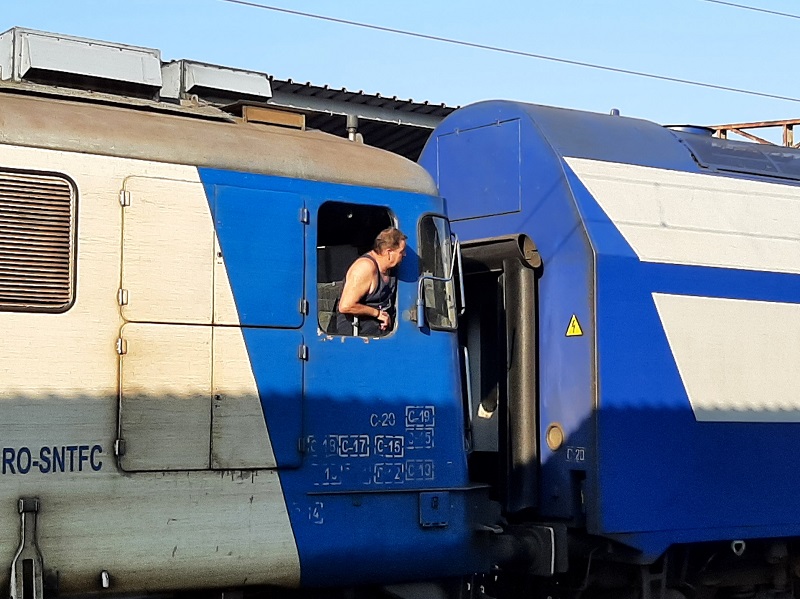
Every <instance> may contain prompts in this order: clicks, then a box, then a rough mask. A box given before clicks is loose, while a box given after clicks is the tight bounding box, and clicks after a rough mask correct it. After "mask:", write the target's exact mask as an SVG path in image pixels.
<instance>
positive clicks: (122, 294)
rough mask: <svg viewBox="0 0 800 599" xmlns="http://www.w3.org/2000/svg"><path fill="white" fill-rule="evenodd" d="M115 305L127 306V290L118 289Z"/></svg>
mask: <svg viewBox="0 0 800 599" xmlns="http://www.w3.org/2000/svg"><path fill="white" fill-rule="evenodd" d="M117 303H119V305H120V306H127V305H128V290H127V289H122V288H120V289H118V290H117Z"/></svg>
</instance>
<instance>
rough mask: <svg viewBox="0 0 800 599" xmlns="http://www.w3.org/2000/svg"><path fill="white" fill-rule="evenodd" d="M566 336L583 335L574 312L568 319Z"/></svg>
mask: <svg viewBox="0 0 800 599" xmlns="http://www.w3.org/2000/svg"><path fill="white" fill-rule="evenodd" d="M566 336H567V337H582V336H583V329H582V328H581V323H579V322H578V317H577V316H575V315H574V314H573V315H572V318H570V319H569V326H568V327H567V333H566Z"/></svg>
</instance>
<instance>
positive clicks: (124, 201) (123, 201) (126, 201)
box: [119, 189, 131, 208]
mask: <svg viewBox="0 0 800 599" xmlns="http://www.w3.org/2000/svg"><path fill="white" fill-rule="evenodd" d="M119 205H120V206H122V207H123V208H125V206H130V205H131V192H130V191H128V190H127V189H121V190H120V192H119Z"/></svg>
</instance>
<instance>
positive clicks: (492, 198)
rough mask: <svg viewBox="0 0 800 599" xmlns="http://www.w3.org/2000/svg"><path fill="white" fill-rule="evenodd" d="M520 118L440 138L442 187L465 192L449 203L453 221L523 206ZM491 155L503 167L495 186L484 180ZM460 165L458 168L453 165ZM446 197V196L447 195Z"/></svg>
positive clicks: (494, 183) (438, 139) (495, 177)
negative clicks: (521, 197) (485, 164)
mask: <svg viewBox="0 0 800 599" xmlns="http://www.w3.org/2000/svg"><path fill="white" fill-rule="evenodd" d="M519 134H520V123H519V119H515V120H511V121H506V122H498V123H492V124H491V125H488V126H485V127H478V128H476V129H467V130H461V129H459V130H456V131H453V132H452V133H446V134H443V135H440V136H439V137H438V138H437V150H438V152H439V155H440V156H446V157H447V159H446V160H439V163H438V168H439V170H438V173H437V178H438V182H439V185H440V188H441V189H452V188H453V187H457V188H458V189H459V190H461V191H462V193H460V194H459V196H458V199H457V201H454V202H452V203H451V204H448V206H447V208H448V216H449V217H450V219H451V220H454V221H455V220H463V219H466V218H476V217H480V216H491V215H494V214H504V213H507V212H518V211H519V209H520V155H519ZM489 156H491V159H492V161H493V164H495V165H496V166H497V167H499V168H502V170H500V171H498V172H495V173H494V180H493V181H492V185H491V186H488V185H486V184H485V181H484V180H482V178H481V174H482V171H483V168H482V165H483V164H484V163H485V161H486V160H487V157H489ZM455 165H457V167H456V168H452V167H451V166H455ZM445 197H447V196H445Z"/></svg>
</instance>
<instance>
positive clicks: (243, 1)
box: [220, 0, 800, 103]
mask: <svg viewBox="0 0 800 599" xmlns="http://www.w3.org/2000/svg"><path fill="white" fill-rule="evenodd" d="M706 1H708V2H712V1H718V0H706ZM220 2H227V3H230V4H239V5H241V6H248V7H251V8H260V9H263V10H270V11H273V12H279V13H284V14H289V15H295V16H298V17H306V18H309V19H317V20H319V21H327V22H330V23H338V24H340V25H351V26H353V27H361V28H363V29H371V30H373V31H383V32H385V33H395V34H397V35H405V36H408V37H414V38H418V39H425V40H429V41H434V42H443V43H447V44H455V45H458V46H465V47H467V48H476V49H478V50H488V51H491V52H500V53H502V54H511V55H513V56H524V57H526V58H536V59H538V60H546V61H550V62H557V63H561V64H568V65H572V66H578V67H585V68H589V69H597V70H600V71H608V72H612V73H620V74H623V75H633V76H635V77H645V78H648V79H655V80H657V81H667V82H670V83H682V84H684V85H692V86H695V87H704V88H708V89H716V90H720V91H726V92H732V93H737V94H745V95H749V96H757V97H759V98H770V99H772V100H784V101H786V102H797V103H800V98H795V97H792V96H783V95H780V94H770V93H766V92H759V91H755V90H750V89H743V88H738V87H730V86H727V85H717V84H714V83H704V82H702V81H692V80H691V79H682V78H680V77H669V76H667V75H656V74H654V73H646V72H644V71H634V70H631V69H621V68H617V67H610V66H607V65H600V64H595V63H591V62H583V61H580V60H570V59H567V58H558V57H556V56H547V55H545V54H534V53H533V52H524V51H522V50H513V49H510V48H502V47H499V46H491V45H488V44H477V43H474V42H467V41H464V40H458V39H454V38H448V37H442V36H438V35H428V34H425V33H417V32H414V31H407V30H404V29H395V28H393V27H384V26H382V25H372V24H370V23H361V22H359V21H351V20H348V19H339V18H336V17H328V16H325V15H318V14H314V13H309V12H302V11H299V10H291V9H288V8H280V7H278V6H271V5H268V4H260V3H258V2H251V1H249V0H220ZM720 3H722V2H720Z"/></svg>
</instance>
